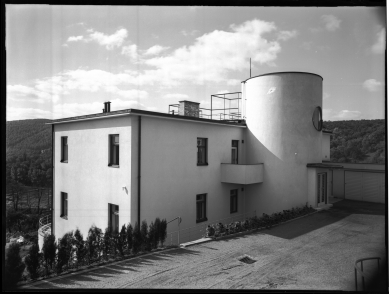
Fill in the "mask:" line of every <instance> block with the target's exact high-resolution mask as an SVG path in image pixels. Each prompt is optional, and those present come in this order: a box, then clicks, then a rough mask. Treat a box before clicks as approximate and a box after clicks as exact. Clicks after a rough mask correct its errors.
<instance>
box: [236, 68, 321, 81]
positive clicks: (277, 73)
mask: <svg viewBox="0 0 389 294" xmlns="http://www.w3.org/2000/svg"><path fill="white" fill-rule="evenodd" d="M290 73H298V74H308V75H314V76H318V77H320V78H321V79H322V80H324V79H323V77H322V76H321V75H318V74H314V73H311V72H303V71H280V72H270V73H266V74H262V75H258V76H254V77H251V78H248V79H247V80H244V81H242V82H241V83H246V82H247V81H248V80H250V79H254V78H258V77H263V76H270V75H279V74H290Z"/></svg>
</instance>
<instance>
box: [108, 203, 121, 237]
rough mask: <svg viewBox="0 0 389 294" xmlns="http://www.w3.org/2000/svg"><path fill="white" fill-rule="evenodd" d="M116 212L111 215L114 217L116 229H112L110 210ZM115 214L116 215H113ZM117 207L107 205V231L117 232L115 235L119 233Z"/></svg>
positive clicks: (115, 205)
mask: <svg viewBox="0 0 389 294" xmlns="http://www.w3.org/2000/svg"><path fill="white" fill-rule="evenodd" d="M116 208H117V210H113V211H114V212H113V214H114V215H115V222H116V229H113V228H112V219H111V217H112V213H111V212H112V209H116ZM115 212H117V214H116V213H115ZM119 227H120V226H119V205H117V204H113V203H108V230H110V231H111V232H112V233H113V232H115V231H117V233H119Z"/></svg>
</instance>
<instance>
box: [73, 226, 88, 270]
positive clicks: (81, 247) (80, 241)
mask: <svg viewBox="0 0 389 294" xmlns="http://www.w3.org/2000/svg"><path fill="white" fill-rule="evenodd" d="M73 244H74V245H75V247H76V257H77V266H78V264H79V263H82V262H83V261H84V258H85V254H86V252H85V251H86V250H85V241H84V236H83V235H82V234H81V232H80V230H79V229H77V230H76V231H75V232H74V239H73Z"/></svg>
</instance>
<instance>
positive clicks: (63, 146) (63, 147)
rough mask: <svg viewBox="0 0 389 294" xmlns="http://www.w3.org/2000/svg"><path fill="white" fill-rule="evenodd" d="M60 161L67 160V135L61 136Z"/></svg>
mask: <svg viewBox="0 0 389 294" xmlns="http://www.w3.org/2000/svg"><path fill="white" fill-rule="evenodd" d="M61 162H68V137H61Z"/></svg>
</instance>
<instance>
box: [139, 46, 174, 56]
mask: <svg viewBox="0 0 389 294" xmlns="http://www.w3.org/2000/svg"><path fill="white" fill-rule="evenodd" d="M169 48H170V47H162V46H159V45H154V46H152V47H150V48H149V49H147V50H146V51H145V53H144V55H146V56H150V55H158V54H160V53H161V52H163V51H165V50H167V49H169Z"/></svg>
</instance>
